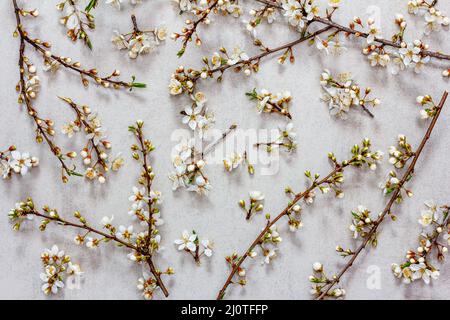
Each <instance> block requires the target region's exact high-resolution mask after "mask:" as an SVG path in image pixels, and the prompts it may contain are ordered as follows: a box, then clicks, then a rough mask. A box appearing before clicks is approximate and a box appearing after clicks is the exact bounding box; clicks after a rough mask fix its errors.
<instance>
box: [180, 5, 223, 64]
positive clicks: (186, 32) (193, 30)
mask: <svg viewBox="0 0 450 320" xmlns="http://www.w3.org/2000/svg"><path fill="white" fill-rule="evenodd" d="M218 4H219V0H214V1H213V3H212V4H210V5H209V6H208V7H207V8H206V9H204V10H203V11H201V12H200V13H199V14H197V15H199V18H198V19H197V20H196V21H191V20H187V21H186V24H187V25H188V27H187V28H186V27H185V28H183V30H182V31H181V34H179V33H173V34H172V39H174V40H177V39H178V38H180V37H181V38H183V45H182V47H181V49H180V50H179V51H178V52H177V56H178V57H179V58H181V57H182V56H183V54H184V53H185V51H186V47H187V45H188V43H189V42H191V41H192V37H193V36H194V35H195V37H196V39H195V43H196V44H197V45H201V43H202V41H201V40H200V38H199V37H198V35H197V27H198V25H199V24H200V23H202V22H203V23H204V22H205V21H206V20H207V18H208V15H209V14H210V13H211V11H212V10H214V8H215V7H216V6H217V5H218Z"/></svg>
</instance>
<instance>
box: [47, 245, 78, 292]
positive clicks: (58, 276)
mask: <svg viewBox="0 0 450 320" xmlns="http://www.w3.org/2000/svg"><path fill="white" fill-rule="evenodd" d="M41 261H42V264H43V265H44V272H43V273H41V274H40V278H41V280H42V281H43V282H44V284H43V285H42V291H43V292H44V293H45V294H46V295H49V294H57V293H58V290H59V289H63V288H64V286H65V284H64V281H66V280H69V278H70V277H81V276H82V275H83V273H84V272H82V271H81V268H80V266H79V265H78V264H75V263H72V261H71V258H70V256H69V255H67V254H65V253H64V251H62V250H59V248H58V246H56V245H53V246H52V248H51V249H45V251H44V252H42V254H41Z"/></svg>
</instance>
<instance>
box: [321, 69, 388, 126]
mask: <svg viewBox="0 0 450 320" xmlns="http://www.w3.org/2000/svg"><path fill="white" fill-rule="evenodd" d="M320 84H321V85H322V88H323V90H324V91H325V93H324V95H323V96H322V100H323V101H325V102H326V103H328V107H329V109H330V114H331V115H333V116H337V117H340V118H341V119H347V118H348V115H347V113H348V112H349V111H350V109H351V108H362V109H363V110H364V111H365V112H367V113H369V115H371V116H373V115H372V113H371V112H370V111H369V109H368V107H376V106H377V105H379V104H380V99H378V98H370V97H369V94H370V93H371V91H372V89H371V88H366V89H362V88H361V87H360V86H359V85H358V84H357V83H356V82H355V81H354V80H353V79H351V77H350V75H349V74H340V75H339V76H338V78H337V79H336V78H335V77H334V76H333V75H332V74H331V72H330V71H329V70H324V71H323V72H322V74H321V77H320Z"/></svg>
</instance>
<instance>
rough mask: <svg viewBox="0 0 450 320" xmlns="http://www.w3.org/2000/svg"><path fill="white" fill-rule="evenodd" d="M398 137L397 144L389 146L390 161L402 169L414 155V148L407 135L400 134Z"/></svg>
mask: <svg viewBox="0 0 450 320" xmlns="http://www.w3.org/2000/svg"><path fill="white" fill-rule="evenodd" d="M397 139H398V140H397V146H390V147H389V163H390V164H392V165H393V166H394V167H396V168H397V169H401V168H403V167H404V166H405V164H406V163H407V162H408V160H409V159H411V157H413V156H414V150H413V149H412V146H411V145H410V144H409V143H408V141H407V139H406V136H405V135H403V134H399V135H398V138H397Z"/></svg>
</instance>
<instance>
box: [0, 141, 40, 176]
mask: <svg viewBox="0 0 450 320" xmlns="http://www.w3.org/2000/svg"><path fill="white" fill-rule="evenodd" d="M38 165H39V159H38V158H37V157H32V156H30V154H29V153H28V152H23V153H21V152H20V151H17V150H16V147H15V146H10V147H9V148H8V150H6V151H2V152H0V176H1V177H2V178H3V179H7V178H11V176H12V174H13V173H15V174H18V175H22V176H24V175H26V174H27V173H28V171H29V170H30V169H31V168H33V167H37V166H38Z"/></svg>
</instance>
